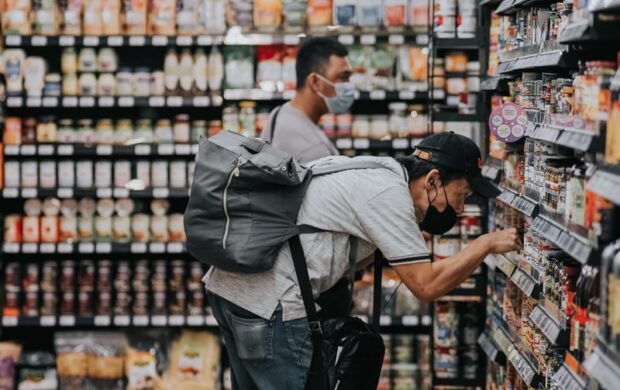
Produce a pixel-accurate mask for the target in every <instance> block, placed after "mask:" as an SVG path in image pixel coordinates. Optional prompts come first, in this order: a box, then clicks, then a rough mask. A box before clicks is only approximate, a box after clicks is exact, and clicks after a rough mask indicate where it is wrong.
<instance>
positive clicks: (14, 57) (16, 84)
mask: <svg viewBox="0 0 620 390" xmlns="http://www.w3.org/2000/svg"><path fill="white" fill-rule="evenodd" d="M5 4H6V3H5ZM2 62H3V65H4V66H3V69H4V75H5V78H6V94H7V95H8V96H17V95H21V94H22V92H23V81H24V67H25V62H26V53H25V52H24V51H23V50H22V49H7V50H4V52H3V53H2Z"/></svg>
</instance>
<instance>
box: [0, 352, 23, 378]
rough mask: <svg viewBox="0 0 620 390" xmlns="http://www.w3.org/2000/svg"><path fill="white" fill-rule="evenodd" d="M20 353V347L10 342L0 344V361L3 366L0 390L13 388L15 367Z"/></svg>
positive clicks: (0, 373)
mask: <svg viewBox="0 0 620 390" xmlns="http://www.w3.org/2000/svg"><path fill="white" fill-rule="evenodd" d="M21 353H22V346H21V345H19V344H17V343H13V342H10V341H3V342H0V361H2V364H3V369H2V371H1V372H0V388H3V389H13V388H15V366H16V364H17V362H18V360H19V357H20V355H21Z"/></svg>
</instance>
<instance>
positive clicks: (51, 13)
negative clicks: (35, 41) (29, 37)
mask: <svg viewBox="0 0 620 390" xmlns="http://www.w3.org/2000/svg"><path fill="white" fill-rule="evenodd" d="M32 5H33V9H32V11H33V14H34V33H35V34H41V35H56V34H58V26H59V24H60V15H59V14H58V4H57V2H56V0H45V1H40V2H33V4H32Z"/></svg>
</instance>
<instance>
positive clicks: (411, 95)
mask: <svg viewBox="0 0 620 390" xmlns="http://www.w3.org/2000/svg"><path fill="white" fill-rule="evenodd" d="M443 95H445V94H444V93H443V90H436V91H435V94H434V96H435V99H437V100H439V99H443V98H444V97H445V96H443ZM293 97H295V91H284V92H270V91H263V90H260V89H226V90H224V99H226V100H231V101H235V100H258V101H283V100H290V99H292V98H293ZM428 97H429V93H428V91H408V90H404V91H385V90H381V89H377V90H372V91H359V92H357V95H356V99H357V100H364V101H365V100H373V101H383V100H388V101H392V100H394V101H395V100H406V101H420V102H426V101H427V99H428Z"/></svg>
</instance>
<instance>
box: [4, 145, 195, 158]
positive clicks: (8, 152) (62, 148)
mask: <svg viewBox="0 0 620 390" xmlns="http://www.w3.org/2000/svg"><path fill="white" fill-rule="evenodd" d="M196 153H198V144H191V145H190V144H135V145H85V144H38V145H5V146H4V155H5V156H6V157H28V158H36V157H42V158H47V157H51V156H53V157H56V156H58V157H71V156H75V157H95V156H100V157H104V156H105V157H110V158H116V157H140V156H157V157H165V156H173V157H179V156H190V157H192V158H193V157H194V155H195V154H196Z"/></svg>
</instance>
